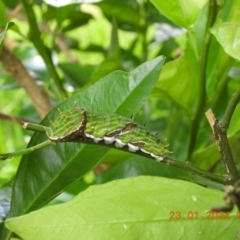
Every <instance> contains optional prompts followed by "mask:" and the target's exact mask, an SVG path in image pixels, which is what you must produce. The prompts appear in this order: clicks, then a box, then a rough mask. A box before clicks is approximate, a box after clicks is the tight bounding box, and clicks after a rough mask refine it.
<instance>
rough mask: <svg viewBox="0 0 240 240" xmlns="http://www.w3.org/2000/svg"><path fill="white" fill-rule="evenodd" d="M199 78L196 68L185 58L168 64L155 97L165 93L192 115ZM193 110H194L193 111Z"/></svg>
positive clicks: (155, 91)
mask: <svg viewBox="0 0 240 240" xmlns="http://www.w3.org/2000/svg"><path fill="white" fill-rule="evenodd" d="M197 82H198V76H197V73H196V71H195V68H194V66H193V65H192V64H191V63H190V62H189V61H188V60H187V59H186V58H185V57H184V56H181V57H179V58H178V59H176V60H174V61H171V62H168V63H167V64H166V65H165V66H164V67H163V70H162V74H161V76H160V78H159V81H158V82H157V84H156V87H155V88H154V91H153V96H155V97H157V96H159V93H160V92H164V93H165V94H166V95H167V96H168V97H170V99H171V100H172V101H173V102H174V103H176V104H177V105H179V106H180V107H183V108H184V110H185V111H186V112H187V113H188V114H189V115H192V114H191V110H192V111H193V110H194V109H195V104H196V100H195V99H196V92H197V89H196V83H197ZM191 108H192V109H191Z"/></svg>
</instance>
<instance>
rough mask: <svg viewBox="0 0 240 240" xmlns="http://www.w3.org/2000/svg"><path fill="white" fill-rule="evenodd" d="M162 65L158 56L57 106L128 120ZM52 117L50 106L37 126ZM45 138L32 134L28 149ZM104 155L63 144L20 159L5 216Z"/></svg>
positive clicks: (52, 192) (36, 203)
mask: <svg viewBox="0 0 240 240" xmlns="http://www.w3.org/2000/svg"><path fill="white" fill-rule="evenodd" d="M163 62H164V58H163V57H158V58H156V59H154V60H152V61H149V62H147V63H144V64H143V65H141V66H140V67H139V68H137V69H135V70H134V71H132V72H130V73H126V72H122V71H117V72H114V73H111V74H109V75H107V76H106V77H104V78H103V79H101V80H100V81H98V82H97V83H95V84H94V85H92V86H91V87H89V88H88V89H86V90H85V91H83V92H81V93H79V94H76V95H75V96H73V97H71V98H69V99H68V100H66V101H65V102H64V103H62V104H61V105H60V106H59V108H61V109H62V110H64V109H68V108H71V107H73V105H74V103H77V105H78V106H80V107H83V108H84V109H86V110H87V111H94V112H105V113H112V112H116V113H117V114H120V115H123V116H131V115H132V114H134V113H136V112H137V111H138V110H139V108H140V107H141V106H142V104H143V103H144V102H145V101H146V99H147V97H148V95H149V94H150V92H151V90H152V88H153V87H154V85H155V83H156V81H157V79H158V78H159V73H160V70H161V68H162V65H163ZM106 93H107V94H106ZM57 115H58V109H57V108H55V109H54V110H52V111H51V112H50V113H49V114H48V116H47V117H46V118H45V119H44V120H43V121H42V122H41V123H42V125H49V121H51V120H53V119H55V118H56V117H57ZM45 139H46V137H45V136H44V135H42V134H40V133H36V134H34V136H33V137H32V139H31V141H30V143H29V145H28V147H30V146H34V145H36V144H38V143H40V142H43V141H44V140H45ZM107 151H108V149H107V148H104V147H100V146H90V145H84V144H79V143H66V144H65V143H63V144H57V145H56V146H51V147H48V148H45V149H41V150H38V151H36V152H34V153H32V154H29V155H25V156H24V157H23V158H22V161H21V163H20V166H19V169H18V172H17V176H16V179H15V182H14V187H13V196H12V205H11V216H18V215H21V214H23V213H26V212H30V211H32V210H35V209H38V208H40V207H41V206H43V205H44V204H46V203H47V202H49V201H50V200H51V199H53V198H54V197H56V196H57V195H58V194H59V193H61V192H62V191H63V190H64V189H65V188H67V187H68V186H69V185H71V184H72V183H74V182H75V181H77V180H78V179H79V178H81V177H82V176H83V175H84V174H85V173H86V172H88V171H90V170H91V169H92V168H93V167H94V166H96V165H97V164H98V163H99V161H100V160H101V159H102V157H103V156H104V155H105V154H106V152H107ZM96 153H97V154H96Z"/></svg>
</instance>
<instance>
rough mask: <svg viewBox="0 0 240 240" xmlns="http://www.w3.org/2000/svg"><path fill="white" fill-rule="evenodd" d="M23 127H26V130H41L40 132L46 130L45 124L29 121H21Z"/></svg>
mask: <svg viewBox="0 0 240 240" xmlns="http://www.w3.org/2000/svg"><path fill="white" fill-rule="evenodd" d="M23 128H24V129H26V130H31V131H34V132H41V133H45V132H46V127H45V126H42V125H38V124H34V123H29V122H24V123H23Z"/></svg>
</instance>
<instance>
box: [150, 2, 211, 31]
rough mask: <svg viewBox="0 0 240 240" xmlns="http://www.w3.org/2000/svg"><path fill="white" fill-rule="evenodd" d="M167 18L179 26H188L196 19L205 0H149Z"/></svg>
mask: <svg viewBox="0 0 240 240" xmlns="http://www.w3.org/2000/svg"><path fill="white" fill-rule="evenodd" d="M151 2H152V3H153V4H154V5H155V6H156V8H157V9H158V10H159V11H160V12H161V13H163V14H164V15H165V16H166V17H167V18H169V19H171V20H172V21H173V22H175V23H176V24H178V25H180V26H181V27H185V28H189V27H190V26H191V25H192V24H193V23H195V21H196V20H197V18H198V16H199V14H200V12H201V11H202V9H203V7H204V6H205V4H206V2H207V0H199V1H192V0H175V1H172V0H166V1H161V0H151Z"/></svg>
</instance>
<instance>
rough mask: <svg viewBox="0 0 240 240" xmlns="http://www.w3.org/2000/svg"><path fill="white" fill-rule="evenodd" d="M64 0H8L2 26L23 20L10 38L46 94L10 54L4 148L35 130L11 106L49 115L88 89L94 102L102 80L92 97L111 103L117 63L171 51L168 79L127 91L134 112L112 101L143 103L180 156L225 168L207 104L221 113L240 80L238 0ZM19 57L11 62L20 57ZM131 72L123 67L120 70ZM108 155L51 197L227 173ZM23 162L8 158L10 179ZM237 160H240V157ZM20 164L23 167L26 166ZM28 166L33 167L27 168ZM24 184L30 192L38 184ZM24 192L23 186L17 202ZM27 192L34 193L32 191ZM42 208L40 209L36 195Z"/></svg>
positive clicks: (234, 140) (146, 117)
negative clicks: (26, 79) (16, 70)
mask: <svg viewBox="0 0 240 240" xmlns="http://www.w3.org/2000/svg"><path fill="white" fill-rule="evenodd" d="M61 3H62V6H57V5H56V2H55V1H36V2H33V1H26V0H22V1H2V2H0V16H1V18H0V27H1V29H2V30H4V29H6V28H5V27H6V24H7V22H9V21H12V22H14V26H11V27H10V26H9V29H8V30H7V31H6V37H5V42H4V47H7V48H8V49H10V51H11V52H13V53H14V54H15V56H17V57H18V58H19V59H20V61H21V62H22V63H23V65H24V67H25V68H26V69H27V70H28V71H29V73H30V76H31V77H32V78H33V79H32V80H33V81H34V82H37V83H38V84H40V85H41V86H42V88H43V89H44V92H45V94H46V95H44V96H43V97H42V98H41V101H40V104H39V103H38V102H37V101H36V99H34V96H32V98H31V97H29V96H30V95H29V93H28V90H27V87H25V88H24V87H21V86H22V85H21V84H22V79H20V80H18V83H16V81H17V79H16V76H14V75H13V74H11V68H10V69H9V64H8V62H7V60H6V58H4V55H3V54H2V58H1V60H2V61H1V62H2V63H0V64H2V65H1V66H2V68H1V70H0V82H1V84H0V90H1V91H0V99H1V101H0V109H1V119H0V121H1V128H0V136H1V138H0V141H1V142H0V152H11V151H16V150H19V149H22V148H25V146H26V144H27V143H28V141H29V139H30V137H31V132H28V131H26V130H25V131H24V130H23V129H21V128H20V127H19V125H18V124H16V123H13V122H10V121H6V120H5V119H4V118H5V117H6V116H7V117H8V119H9V116H15V117H16V116H17V117H20V118H24V119H27V120H29V121H35V122H40V121H41V119H42V118H43V117H44V116H45V115H46V114H47V112H48V111H49V110H50V109H51V108H52V107H55V106H58V105H59V104H60V103H62V102H63V101H64V100H66V99H67V98H68V99H67V100H66V101H65V103H64V104H65V106H70V105H72V104H73V103H74V96H77V97H75V98H76V99H81V104H83V105H84V104H86V105H87V103H85V102H84V101H85V100H86V99H87V97H86V98H84V97H83V98H81V97H80V96H90V95H92V97H94V91H93V89H94V86H95V85H94V84H99V85H98V86H101V87H102V95H103V96H106V97H105V101H103V102H102V105H98V104H93V106H92V105H91V106H90V108H91V109H94V110H95V111H104V110H105V111H106V112H108V110H109V109H110V108H108V107H109V106H111V101H113V99H112V98H111V97H109V93H108V91H109V90H108V87H107V85H108V84H110V83H108V84H106V86H105V85H104V83H103V82H104V80H106V78H104V77H105V76H106V75H107V74H109V73H112V72H114V71H115V70H123V71H126V72H129V71H133V70H134V69H136V68H137V69H139V66H140V65H141V64H146V62H147V61H152V60H153V59H155V58H156V57H158V56H160V55H164V56H166V59H165V65H164V66H163V68H162V70H161V75H160V77H159V79H156V80H158V81H157V82H156V84H155V86H154V87H153V89H152V91H151V93H150V92H149V93H148V92H145V95H147V96H148V98H147V99H146V96H145V95H144V94H142V96H143V97H142V99H145V100H144V104H142V102H143V100H142V99H141V100H140V99H139V96H135V97H133V98H131V101H130V100H127V99H126V100H125V101H126V102H125V106H127V104H129V105H131V104H132V105H131V106H133V107H132V113H130V112H128V111H123V112H121V111H119V112H118V111H117V108H115V109H114V108H113V109H111V111H116V112H118V113H120V114H121V115H125V114H126V116H127V117H130V115H131V114H135V113H136V115H135V116H134V120H135V121H136V122H138V123H140V124H144V123H146V126H147V129H149V130H151V131H153V132H160V137H161V138H162V139H165V138H166V139H167V142H168V143H169V149H170V150H171V151H172V154H171V157H172V158H174V159H176V160H177V161H180V162H186V161H187V162H190V163H191V164H193V165H195V166H197V167H199V168H201V169H203V170H206V171H207V172H210V173H218V174H221V175H222V176H223V175H225V174H226V169H225V166H224V164H223V162H222V160H221V155H220V154H219V151H218V149H217V146H216V143H215V140H214V138H213V136H212V130H211V128H210V126H209V124H208V122H207V120H206V118H205V115H204V112H205V111H206V110H208V109H209V108H211V109H212V110H213V112H214V113H215V115H216V117H217V118H218V119H222V117H223V116H224V115H225V113H226V109H227V106H228V104H229V102H230V101H231V99H232V96H233V94H234V93H235V92H236V91H237V90H238V88H239V61H238V60H239V56H240V47H239V32H240V30H239V21H240V20H239V19H240V18H239V12H240V4H239V2H238V1H236V0H235V1H207V0H201V1H190V0H189V1H181V0H178V1H175V2H174V3H173V2H172V1H168V0H166V1H164V2H162V1H158V0H152V1H147V0H146V1H144V0H142V1H140V0H139V1H134V0H131V1H129V0H124V1H118V2H116V1H113V0H104V1H100V2H89V3H82V2H81V1H77V2H75V3H74V4H73V3H72V2H71V1H61ZM209 6H210V7H209ZM209 9H210V10H209ZM3 33H5V32H4V31H3ZM1 36H3V34H2V35H1ZM4 47H3V48H4ZM8 56H10V55H8ZM10 65H11V67H12V66H13V65H14V64H13V62H12V63H11V64H10ZM16 65H17V64H16ZM142 66H143V67H142V69H145V71H146V73H148V74H149V75H150V69H154V67H153V66H151V64H150V63H149V64H148V65H142ZM137 71H138V70H137ZM142 71H143V70H142ZM159 71H160V70H159ZM9 72H10V73H9ZM140 73H141V74H142V72H141V71H140V70H139V73H138V74H137V73H136V75H137V76H138V77H141V74H140ZM121 74H122V75H121ZM123 75H124V74H123V73H120V76H119V78H121V77H122V76H123ZM111 76H112V82H113V84H116V83H115V82H114V81H117V78H116V77H117V75H111ZM130 76H131V73H130ZM19 81H20V82H19ZM151 84H152V83H151ZM103 86H105V87H103ZM116 86H118V85H116ZM118 88H119V89H118V90H119V92H118V95H116V99H119V98H121V96H122V94H123V90H124V91H126V90H125V89H124V88H121V87H120V86H118ZM140 89H141V88H140ZM143 89H144V88H142V90H143ZM30 92H31V91H30ZM86 92H87V95H84V94H85V93H86ZM33 93H34V92H33ZM129 94H132V93H131V92H130V93H129ZM33 95H34V94H33ZM72 96H73V97H72ZM71 97H72V98H71ZM84 99H85V100H84ZM43 102H44V103H43ZM96 102H97V101H96ZM136 102H139V105H137V104H136ZM64 104H63V105H62V106H64ZM134 104H136V105H134ZM139 108H140V109H139ZM109 111H110V110H109ZM239 111H240V109H239V106H236V109H235V111H234V114H233V116H232V119H231V122H230V125H229V127H228V131H227V133H228V140H229V144H230V146H231V149H232V153H233V157H234V159H237V156H238V155H239V129H240V122H239V117H240V116H239V115H240V112H239ZM56 112H57V111H56V109H54V110H53V112H52V115H51V114H50V115H49V116H48V119H51V118H52V119H54V117H53V116H56ZM127 114H129V115H127ZM45 121H46V120H45ZM35 139H37V137H36V136H35ZM33 141H35V142H36V141H38V140H32V142H33ZM30 144H31V143H30ZM66 149H68V148H66ZM68 150H69V151H70V150H72V149H71V148H69V149H68ZM56 152H58V151H57V150H56ZM41 154H42V153H40V155H41ZM61 154H63V153H61V152H59V155H61ZM44 156H45V155H44ZM27 158H28V157H26V158H25V159H27ZM30 158H31V157H30ZM100 160H101V164H100V165H98V166H97V167H94V165H93V166H92V167H91V168H89V169H88V170H86V171H85V172H84V173H83V175H84V177H83V178H81V179H80V176H79V179H78V178H75V180H76V179H77V181H74V184H72V185H71V186H70V187H68V188H66V189H65V191H64V193H63V194H61V195H60V196H59V197H58V198H57V199H54V200H53V201H52V202H51V203H50V204H55V203H60V202H65V201H67V200H69V199H72V198H74V196H76V195H77V194H78V193H79V192H81V191H83V190H85V189H86V188H87V187H88V186H89V185H92V184H102V183H106V182H109V181H112V180H116V179H122V178H127V177H133V176H139V175H150V176H162V177H167V178H170V179H179V178H180V179H185V180H190V181H194V182H198V183H201V184H203V185H207V186H211V187H214V188H221V187H222V185H221V184H220V183H223V181H222V182H221V181H220V183H219V182H214V181H209V180H207V179H204V178H200V177H196V176H194V175H192V174H191V171H189V172H188V171H184V170H181V169H179V168H175V167H172V166H167V165H164V164H158V163H156V162H154V161H150V160H149V159H147V158H144V157H140V156H137V155H132V154H130V153H126V152H121V151H118V150H116V149H111V150H110V151H109V152H108V153H107V154H106V155H105V156H104V157H103V158H101V159H99V161H100ZM19 162H20V158H15V159H12V160H11V161H6V162H3V163H2V164H1V165H0V184H1V188H2V189H4V190H5V187H9V186H11V185H12V180H13V178H14V177H15V176H16V171H17V168H18V166H19ZM25 162H26V160H25ZM96 163H97V162H96ZM235 163H236V168H237V169H239V163H238V161H236V162H235ZM23 164H24V161H22V166H23ZM79 167H81V166H79ZM19 169H21V168H19ZM22 169H23V168H22ZM33 169H34V167H32V170H33ZM89 171H90V172H89ZM20 173H21V171H20V170H19V172H18V176H20V175H21V174H20ZM32 174H33V175H34V172H32ZM22 175H25V172H23V171H22ZM53 177H55V176H53ZM223 179H224V177H223ZM17 180H18V181H17ZM17 180H15V186H19V185H20V186H21V187H22V188H17V187H15V190H14V191H15V192H17V193H18V194H21V191H22V190H21V189H23V184H24V182H23V181H21V178H18V177H17ZM63 181H64V179H63ZM44 184H46V183H44ZM30 185H31V184H30ZM39 185H40V184H39ZM146 186H147V185H146ZM61 187H62V185H61ZM25 189H26V190H25V191H26V193H25V194H26V196H27V195H28V194H29V193H28V191H29V190H30V189H31V187H29V189H28V188H25ZM62 189H63V188H62ZM48 190H49V189H47V191H48ZM49 191H50V190H49ZM60 191H61V190H60ZM18 194H15V199H16V200H15V202H17V198H19V195H18ZM43 195H44V194H43ZM43 195H42V196H40V197H39V199H38V201H39V202H40V204H39V206H43V205H44V204H46V202H45V201H46V199H44V196H43ZM50 195H51V192H50ZM54 196H55V195H54ZM54 196H53V195H51V198H53V197H54ZM41 197H43V199H42V198H41ZM175 197H176V198H177V196H175ZM13 199H14V196H13ZM18 200H19V199H18ZM28 200H30V201H31V199H30V197H29V199H28ZM19 202H20V203H18V204H17V203H15V204H14V201H13V202H12V204H13V205H12V211H15V213H16V212H19V214H17V215H21V214H23V213H25V212H24V211H22V212H21V210H20V205H21V204H22V205H23V208H25V207H26V202H24V201H19ZM214 204H215V203H213V205H214ZM220 204H221V202H220ZM182 207H183V206H182ZM210 207H211V206H208V208H210ZM13 209H15V210H13ZM33 209H36V207H35V208H34V204H33V208H32V209H31V210H33ZM169 209H170V210H171V205H170V207H169ZM185 211H187V209H185ZM20 212H21V213H20ZM12 215H13V216H14V214H12ZM175 227H176V226H175ZM6 239H7V238H6ZM26 239H27V238H26Z"/></svg>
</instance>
